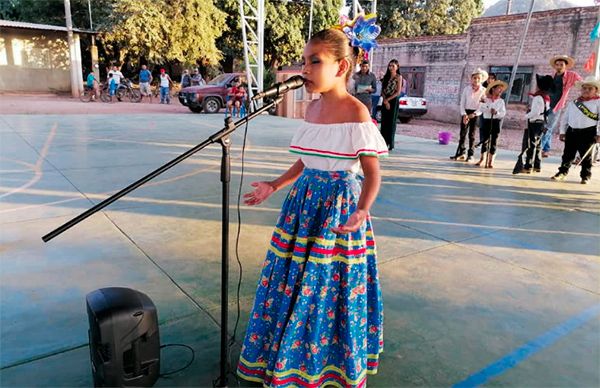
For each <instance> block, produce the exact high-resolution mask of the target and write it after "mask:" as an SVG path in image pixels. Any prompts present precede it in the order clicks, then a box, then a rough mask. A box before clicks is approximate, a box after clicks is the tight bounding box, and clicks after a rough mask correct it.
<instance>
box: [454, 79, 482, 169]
mask: <svg viewBox="0 0 600 388" xmlns="http://www.w3.org/2000/svg"><path fill="white" fill-rule="evenodd" d="M487 78H488V73H487V72H486V71H485V70H482V69H479V68H477V69H475V71H473V73H472V74H471V84H470V85H468V86H466V87H465V88H464V89H463V92H462V94H461V97H460V114H461V122H460V140H459V142H458V147H457V149H456V154H454V156H451V157H450V159H452V160H465V159H466V161H467V162H470V161H471V160H472V159H473V154H474V153H475V131H476V130H477V120H478V116H479V115H481V112H480V111H479V106H480V104H481V99H482V98H483V97H484V95H485V88H484V87H483V86H481V83H482V82H485V81H486V80H487ZM467 133H468V134H469V152H468V154H467V155H465V151H466V149H465V141H466V138H467Z"/></svg>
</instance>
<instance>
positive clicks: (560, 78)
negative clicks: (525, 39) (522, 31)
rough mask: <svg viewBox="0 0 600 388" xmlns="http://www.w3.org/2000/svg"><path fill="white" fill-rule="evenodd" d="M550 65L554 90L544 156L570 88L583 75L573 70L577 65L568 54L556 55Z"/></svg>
mask: <svg viewBox="0 0 600 388" xmlns="http://www.w3.org/2000/svg"><path fill="white" fill-rule="evenodd" d="M550 66H552V68H553V69H554V70H555V73H554V92H553V93H552V94H550V114H549V115H548V119H547V124H546V128H547V130H546V132H545V133H544V136H542V157H544V158H545V157H547V156H548V155H549V154H550V147H551V145H552V132H554V128H555V127H557V126H558V123H559V122H560V115H561V113H562V110H563V108H564V107H565V105H566V103H567V99H568V98H569V90H570V89H571V88H572V87H573V85H575V82H577V81H580V80H581V76H580V75H579V74H577V73H576V72H574V71H571V69H572V68H573V66H575V59H573V58H571V57H570V56H568V55H555V56H553V57H552V58H550Z"/></svg>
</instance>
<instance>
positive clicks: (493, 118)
mask: <svg viewBox="0 0 600 388" xmlns="http://www.w3.org/2000/svg"><path fill="white" fill-rule="evenodd" d="M506 89H508V85H507V84H506V82H504V81H500V80H498V81H494V82H492V83H490V84H489V85H488V87H487V89H486V91H485V94H486V97H485V98H484V100H483V102H482V103H481V107H480V110H481V114H482V116H483V125H482V126H481V138H482V139H483V143H482V145H481V158H480V159H479V162H477V163H476V165H477V166H480V167H487V168H493V167H494V159H495V158H496V143H497V141H498V135H500V122H501V121H502V119H503V118H504V116H505V115H506V106H505V105H504V100H503V99H502V98H501V97H500V96H501V95H502V93H504V91H505V90H506ZM488 152H489V155H488Z"/></svg>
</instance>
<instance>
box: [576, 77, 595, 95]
mask: <svg viewBox="0 0 600 388" xmlns="http://www.w3.org/2000/svg"><path fill="white" fill-rule="evenodd" d="M584 85H590V86H593V87H595V88H596V93H598V92H600V79H598V78H596V77H594V76H593V75H590V76H587V77H585V78H584V79H583V80H582V81H577V82H575V87H577V88H580V87H582V86H584Z"/></svg>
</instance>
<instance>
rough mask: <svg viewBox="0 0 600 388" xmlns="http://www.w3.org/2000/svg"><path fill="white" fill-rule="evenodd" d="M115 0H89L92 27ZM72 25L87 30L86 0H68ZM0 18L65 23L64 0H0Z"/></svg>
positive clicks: (62, 24) (88, 22) (88, 25)
mask: <svg viewBox="0 0 600 388" xmlns="http://www.w3.org/2000/svg"><path fill="white" fill-rule="evenodd" d="M116 1H117V0H90V5H91V8H92V22H93V24H94V28H95V27H96V25H97V24H99V22H101V21H102V20H104V19H105V18H106V17H107V16H108V14H109V13H110V11H111V9H112V6H113V4H114V3H115V2H116ZM70 2H71V19H72V20H73V27H75V28H80V29H85V30H88V29H89V28H90V15H89V11H88V0H70ZM0 19H6V20H15V21H22V22H29V23H40V24H51V25H56V26H64V25H65V2H64V0H0Z"/></svg>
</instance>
